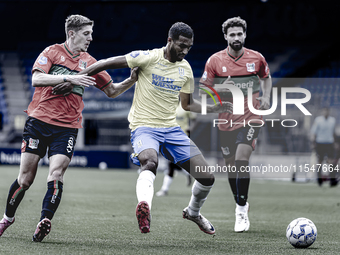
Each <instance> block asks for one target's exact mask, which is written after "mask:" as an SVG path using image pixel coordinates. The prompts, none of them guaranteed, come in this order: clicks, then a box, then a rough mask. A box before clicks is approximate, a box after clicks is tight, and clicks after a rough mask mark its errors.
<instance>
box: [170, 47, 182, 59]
mask: <svg viewBox="0 0 340 255" xmlns="http://www.w3.org/2000/svg"><path fill="white" fill-rule="evenodd" d="M170 57H171V59H172V60H174V61H182V60H183V59H182V58H180V57H179V56H178V53H177V52H176V50H175V49H174V47H171V48H170Z"/></svg>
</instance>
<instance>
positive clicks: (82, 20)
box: [65, 14, 94, 38]
mask: <svg viewBox="0 0 340 255" xmlns="http://www.w3.org/2000/svg"><path fill="white" fill-rule="evenodd" d="M93 24H94V22H93V20H90V19H89V18H87V17H85V16H82V15H79V14H75V15H70V16H68V17H67V19H66V21H65V33H66V37H67V38H68V32H69V31H70V30H73V31H75V32H77V31H79V30H80V29H82V27H83V26H88V25H90V26H93Z"/></svg>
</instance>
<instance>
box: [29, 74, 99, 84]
mask: <svg viewBox="0 0 340 255" xmlns="http://www.w3.org/2000/svg"><path fill="white" fill-rule="evenodd" d="M63 82H70V83H71V84H73V85H79V86H85V87H88V86H91V85H96V82H95V78H94V77H90V76H87V75H52V74H46V73H42V72H40V71H35V72H34V73H33V75H32V86H33V87H47V86H52V87H53V86H56V85H57V84H60V83H63Z"/></svg>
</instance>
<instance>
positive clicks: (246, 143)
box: [235, 126, 260, 161]
mask: <svg viewBox="0 0 340 255" xmlns="http://www.w3.org/2000/svg"><path fill="white" fill-rule="evenodd" d="M259 132H260V127H250V126H246V127H243V128H241V129H240V131H239V132H238V134H237V138H236V144H237V148H236V152H235V160H248V161H249V158H250V155H251V153H252V152H253V150H255V146H256V142H257V137H258V135H259Z"/></svg>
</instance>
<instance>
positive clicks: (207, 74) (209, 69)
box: [199, 56, 215, 86]
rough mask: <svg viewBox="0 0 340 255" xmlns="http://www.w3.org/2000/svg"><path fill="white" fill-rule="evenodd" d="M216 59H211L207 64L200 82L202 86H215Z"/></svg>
mask: <svg viewBox="0 0 340 255" xmlns="http://www.w3.org/2000/svg"><path fill="white" fill-rule="evenodd" d="M214 63H215V61H214V58H213V56H212V57H210V58H209V59H208V60H207V62H206V63H205V68H204V72H203V75H202V77H201V79H200V81H199V83H200V84H203V85H208V86H213V84H214V78H215V68H214Z"/></svg>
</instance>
